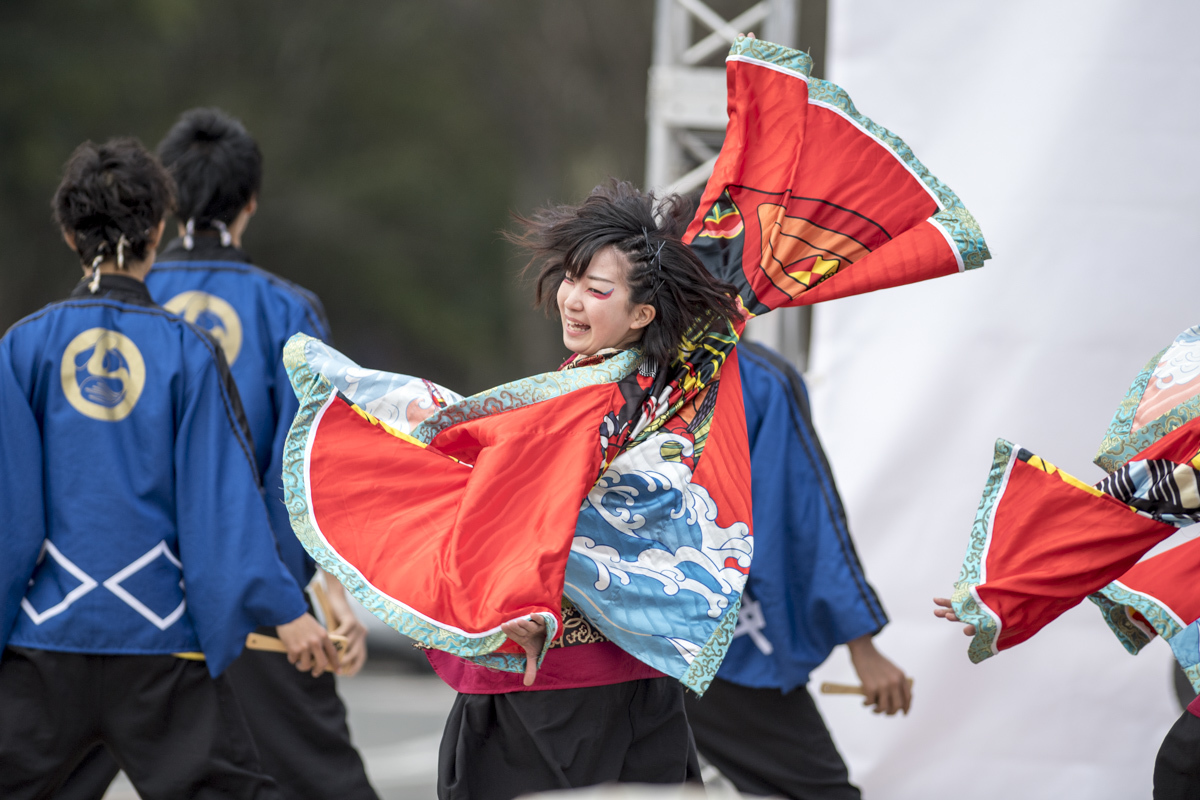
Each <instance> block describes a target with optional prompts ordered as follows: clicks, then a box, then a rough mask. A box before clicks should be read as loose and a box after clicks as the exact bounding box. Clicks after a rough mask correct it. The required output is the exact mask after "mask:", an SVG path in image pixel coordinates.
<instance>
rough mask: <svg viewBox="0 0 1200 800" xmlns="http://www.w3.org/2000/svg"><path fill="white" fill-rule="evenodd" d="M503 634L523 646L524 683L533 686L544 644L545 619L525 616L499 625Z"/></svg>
mask: <svg viewBox="0 0 1200 800" xmlns="http://www.w3.org/2000/svg"><path fill="white" fill-rule="evenodd" d="M500 630H501V631H503V632H504V635H505V636H507V637H508V638H510V639H512V640H513V641H514V642H516V643H517V644H519V645H521V647H523V648H525V685H526V686H533V680H534V678H536V677H537V662H538V656H540V655H541V654H542V648H543V647H545V645H546V620H545V619H543V618H542V617H541V616H536V617H532V616H531V617H526V618H525V619H517V620H513V621H512V622H506V623H504V624H503V625H501V626H500Z"/></svg>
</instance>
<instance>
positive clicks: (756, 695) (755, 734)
mask: <svg viewBox="0 0 1200 800" xmlns="http://www.w3.org/2000/svg"><path fill="white" fill-rule="evenodd" d="M687 714H688V721H689V722H691V724H692V732H693V734H695V737H696V747H697V748H698V749H699V750H700V754H701V755H703V756H704V757H705V758H706V759H708V761H709V762H710V763H712V765H713V766H714V767H716V768H717V769H719V770H720V771H721V773H722V774H723V775H725V777H727V778H729V780H730V782H731V783H733V785H734V786H735V787H737V790H738V791H739V792H741V793H742V794H748V795H756V796H760V797H766V796H780V797H788V798H794V800H859V798H860V797H861V796H862V795H861V793H860V792H859V790H858V788H857V787H855V786H854V785H852V784H851V783H850V776H849V773H848V772H847V770H846V762H844V761H843V760H842V756H841V754H840V753H838V751H837V747H836V746H835V745H834V743H833V737H832V736H830V734H829V728H827V727H826V726H825V720H824V719H822V718H821V712H820V711H818V710H817V705H816V703H814V702H813V699H812V695H810V694H809V693H808V689H807V688H806V687H803V686H802V687H800V688H798V689H794V690H792V691H790V692H788V693H787V694H784V693H783V692H781V691H780V690H778V689H752V688H750V687H747V686H739V685H737V684H735V683H730V682H728V681H723V680H721V679H719V678H717V679H715V680H713V682H712V686H710V687H709V689H708V691H707V692H705V693H704V696H703V697H696V696H695V695H692V694H689V695H688V697H687Z"/></svg>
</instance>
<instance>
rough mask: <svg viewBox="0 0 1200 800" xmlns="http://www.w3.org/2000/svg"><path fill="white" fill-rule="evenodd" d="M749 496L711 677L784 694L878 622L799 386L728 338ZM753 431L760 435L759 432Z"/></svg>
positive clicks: (879, 610)
mask: <svg viewBox="0 0 1200 800" xmlns="http://www.w3.org/2000/svg"><path fill="white" fill-rule="evenodd" d="M738 365H739V369H740V370H741V378H742V398H743V401H744V403H745V407H746V431H747V435H748V437H749V440H750V468H751V487H752V489H751V491H752V494H753V498H754V540H755V541H754V549H755V555H754V564H753V566H751V568H750V579H749V581H748V582H747V584H746V592H745V596H744V597H743V600H742V608H741V612H740V616H739V618H738V625H737V628H736V629H735V631H734V640H733V643H732V644H731V645H730V646H729V654H728V655H726V657H725V661H724V662H723V663H722V664H721V669H720V671H719V672H718V673H717V676H718V677H719V678H722V679H724V680H727V681H730V682H732V683H737V684H741V685H743V686H753V687H758V688H768V687H770V688H778V689H782V690H783V691H785V692H787V691H790V690H792V689H794V688H795V687H797V686H800V685H803V684H804V683H806V682H807V681H808V675H809V673H810V672H811V671H812V670H813V669H815V668H816V667H817V666H818V665H820V664H821V662H823V661H824V660H825V659H826V658H827V657H828V656H829V653H830V651H831V650H833V648H834V647H836V646H837V645H839V644H844V643H845V642H848V641H850V640H851V639H856V638H858V637H859V636H862V635H864V634H869V633H875V632H877V631H878V630H879V629H880V628H882V627H883V626H884V625H885V624H886V623H887V616H886V614H885V613H884V611H883V607H882V606H881V605H880V603H879V599H878V598H877V597H876V596H875V591H874V589H872V588H871V586H870V584H868V583H867V579H866V576H865V575H864V574H863V568H862V564H860V563H859V561H858V556H857V554H856V553H855V551H854V543H853V542H852V541H851V539H850V532H849V530H848V529H847V527H846V512H845V509H844V508H843V507H842V501H841V498H840V497H839V496H838V492H837V487H836V486H835V485H834V482H833V473H832V472H831V471H830V468H829V462H828V461H827V460H826V458H825V452H824V450H822V449H821V443H820V441H818V440H817V436H816V433H815V432H814V431H813V427H812V418H811V415H810V413H809V406H808V392H807V390H806V389H805V387H804V382H803V380H801V378H800V374H799V373H798V372H796V370H795V369H794V368H793V367H792V366H791V365H790V364H788V363H787V362H786V361H785V360H784V359H783V357H782V356H780V355H779V354H778V353H775V352H774V351H772V350H769V349H768V348H766V347H763V346H762V345H759V344H754V343H752V342H747V341H745V340H743V341H742V342H741V343H740V344H739V345H738ZM760 434H761V435H760Z"/></svg>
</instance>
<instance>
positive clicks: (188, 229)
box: [183, 217, 196, 250]
mask: <svg viewBox="0 0 1200 800" xmlns="http://www.w3.org/2000/svg"><path fill="white" fill-rule="evenodd" d="M195 234H196V218H195V217H192V218H191V219H189V220H188V221H187V224H186V225H184V226H183V249H184V250H191V249H192V248H193V247H195V246H196V239H195Z"/></svg>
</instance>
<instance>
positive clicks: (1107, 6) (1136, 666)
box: [809, 0, 1200, 800]
mask: <svg viewBox="0 0 1200 800" xmlns="http://www.w3.org/2000/svg"><path fill="white" fill-rule="evenodd" d="M1198 31H1200V3H1196V2H1195V0H1172V1H1171V2H1166V1H1162V2H1155V3H1140V2H1133V0H1126V2H1119V0H1077V2H1070V1H1069V0H1007V1H1006V2H1003V3H999V2H973V1H972V2H968V1H967V0H944V1H943V2H919V3H918V2H895V0H830V35H829V62H828V63H829V70H828V71H829V74H828V76H827V77H828V78H830V79H831V80H833V81H834V82H836V83H838V84H840V85H842V86H843V87H845V88H846V89H847V91H849V93H850V96H851V97H852V98H853V99H854V101H855V103H856V104H857V106H858V108H859V110H860V111H862V112H863V113H864V114H866V115H867V116H869V117H871V118H872V119H874V120H875V121H876V122H879V123H880V124H882V125H884V126H886V127H889V128H892V129H893V130H895V131H896V132H897V133H899V134H900V135H901V136H902V137H903V138H904V139H905V140H906V141H907V142H908V143H909V144H910V145H911V146H912V147H913V149H914V151H915V152H916V153H917V155H918V156H919V157H920V158H921V159H922V160H924V161H925V163H926V164H927V165H928V166H929V167H930V169H931V170H932V171H933V173H934V174H936V175H937V176H939V177H940V178H942V179H943V180H944V181H945V182H946V183H947V184H948V185H949V186H950V187H951V188H953V189H954V190H955V191H956V192H958V194H959V196H960V197H961V198H962V200H963V202H964V204H965V205H966V206H967V208H969V209H971V211H972V212H973V213H974V214H975V216H976V217H977V219H978V220H979V222H980V224H981V226H982V227H983V231H984V234H985V235H986V237H987V240H988V243H989V245H990V247H991V250H992V253H993V260H992V261H989V262H988V263H987V266H985V267H984V269H982V270H978V271H975V272H972V273H968V274H966V275H961V276H958V277H951V278H943V279H940V280H938V281H935V282H932V283H927V284H921V285H917V286H911V287H905V288H901V289H898V290H892V291H888V292H884V293H880V294H877V295H873V296H866V297H862V298H854V299H849V300H841V301H837V302H835V303H833V304H830V305H828V306H823V307H818V308H817V309H816V312H815V314H816V315H815V318H814V341H813V351H812V361H811V366H810V373H809V381H810V385H811V388H812V393H813V406H814V412H815V415H816V423H817V428H818V431H819V432H820V434H821V435H822V438H823V440H824V443H825V445H826V447H827V449H828V451H829V455H830V459H831V461H832V463H833V465H834V469H835V471H836V474H837V478H838V480H839V483H840V486H841V489H842V493H843V496H844V499H845V500H846V503H847V506H848V511H849V515H850V523H851V528H852V530H853V532H854V535H855V538H856V541H857V542H858V546H859V552H860V555H861V556H862V558H863V560H864V561H865V563H866V567H867V572H868V576H869V577H870V578H871V580H872V582H873V583H874V585H875V586H876V588H877V589H878V590H879V592H880V594H881V597H882V599H883V602H884V604H885V606H886V607H887V609H888V611H889V612H890V614H891V617H892V623H891V625H889V626H888V628H887V629H886V630H885V632H884V634H883V635H882V636H881V637H879V640H878V644H879V646H880V649H881V650H882V651H884V652H885V653H886V654H888V655H889V656H890V657H892V658H893V659H894V660H896V661H897V662H898V663H900V664H901V665H902V666H903V667H904V668H905V669H906V670H908V671H909V673H910V674H912V675H913V676H914V677H915V680H916V684H915V695H916V697H915V704H914V709H913V712H912V714H911V715H910V716H909V717H907V718H904V719H900V718H892V719H887V718H879V717H874V716H872V715H871V714H869V713H867V712H866V711H864V710H863V709H861V708H860V707H858V705H857V704H856V703H855V701H853V700H849V699H843V698H840V697H836V696H835V697H830V698H822V699H820V703H821V707H822V710H823V712H824V713H825V714H826V717H827V719H828V720H829V723H830V726H831V728H832V729H833V732H834V735H835V737H836V739H837V740H838V743H839V746H840V747H841V748H842V751H843V752H844V753H845V754H846V756H847V758H848V761H849V762H850V766H851V772H852V777H853V778H854V779H855V780H856V781H857V782H858V783H859V784H860V785H862V786H863V787H864V790H865V792H866V794H867V795H868V797H871V798H892V799H896V800H902V799H911V800H939V799H940V798H961V797H965V796H970V797H972V798H977V799H980V800H983V799H987V798H1004V799H1005V800H1012V799H1013V798H1022V800H1024V799H1025V798H1055V800H1060V799H1061V798H1089V799H1092V800H1094V799H1096V798H1114V799H1115V800H1130V799H1131V798H1147V797H1149V796H1150V785H1151V784H1150V778H1151V773H1152V769H1153V762H1154V755H1155V753H1156V751H1157V748H1158V744H1159V742H1160V741H1161V739H1162V737H1163V735H1164V734H1165V733H1166V731H1167V729H1168V728H1169V727H1170V725H1171V723H1172V722H1173V721H1174V719H1175V718H1176V717H1177V716H1178V713H1179V711H1178V706H1177V705H1176V702H1175V699H1174V696H1173V693H1172V690H1171V682H1170V676H1171V671H1170V670H1171V658H1170V652H1169V648H1168V647H1167V646H1166V645H1164V644H1163V643H1161V642H1155V643H1154V644H1153V645H1151V646H1150V647H1149V648H1147V650H1146V651H1145V652H1143V653H1142V655H1140V656H1138V657H1136V658H1134V657H1132V656H1129V655H1128V654H1126V653H1125V651H1124V650H1122V649H1121V647H1120V645H1118V644H1117V641H1116V639H1115V638H1114V637H1113V636H1112V635H1111V634H1110V633H1109V631H1108V629H1107V627H1106V626H1105V625H1104V623H1103V621H1102V620H1101V619H1100V616H1099V614H1098V613H1097V612H1096V611H1095V610H1094V609H1093V608H1092V607H1091V604H1090V603H1085V605H1084V606H1082V607H1080V608H1077V609H1075V610H1073V611H1072V612H1070V613H1068V614H1067V615H1065V616H1064V617H1062V618H1061V619H1059V620H1058V621H1057V622H1055V623H1054V624H1053V625H1051V626H1050V627H1049V628H1047V629H1046V630H1044V631H1043V632H1042V633H1041V634H1039V635H1038V636H1037V637H1036V638H1035V639H1033V640H1031V641H1029V642H1026V643H1025V644H1022V645H1020V646H1018V647H1017V648H1016V649H1014V650H1009V651H1005V652H1002V653H1001V654H1000V655H999V656H996V657H993V658H992V659H990V660H989V661H987V662H985V663H983V664H980V665H972V664H971V663H970V662H969V661H968V660H967V656H966V645H967V640H966V637H964V636H963V635H962V634H961V632H960V631H959V630H958V629H957V626H951V625H949V624H946V623H944V622H942V621H940V620H936V619H935V618H934V617H933V616H932V613H931V608H932V606H931V604H930V600H929V598H930V597H931V596H933V595H934V594H941V595H945V594H948V593H949V592H950V589H951V584H952V583H953V581H954V580H955V578H956V577H957V575H958V569H959V564H960V563H961V559H962V556H963V553H964V551H965V548H966V542H967V535H968V532H969V530H970V527H971V522H972V520H973V519H974V514H975V508H976V505H977V503H978V500H979V495H980V492H981V490H982V488H983V483H984V479H985V477H986V475H987V471H988V468H989V466H990V463H991V455H992V443H993V441H994V440H995V439H996V437H998V436H1003V437H1005V438H1008V439H1011V440H1013V441H1016V442H1018V443H1019V444H1021V445H1022V446H1024V447H1027V448H1029V449H1030V450H1033V451H1034V452H1035V453H1037V454H1039V455H1042V456H1044V457H1045V458H1047V459H1049V460H1050V461H1052V462H1054V463H1055V464H1058V465H1059V466H1061V467H1063V468H1064V469H1066V470H1068V471H1069V472H1072V473H1074V474H1075V475H1077V476H1079V477H1080V478H1083V479H1085V480H1088V481H1094V480H1097V479H1098V478H1099V477H1100V475H1101V473H1100V470H1099V469H1098V468H1096V467H1094V466H1093V465H1092V464H1091V457H1092V455H1093V454H1094V453H1095V450H1096V447H1097V445H1098V444H1099V441H1100V437H1101V435H1102V433H1103V432H1104V430H1105V428H1106V427H1107V425H1108V422H1109V420H1110V419H1111V416H1112V413H1113V411H1114V410H1115V408H1116V406H1117V404H1118V402H1119V401H1120V400H1121V398H1122V397H1123V396H1124V393H1125V390H1126V388H1127V387H1128V385H1129V383H1130V381H1131V380H1132V378H1133V376H1134V375H1135V374H1136V373H1137V372H1138V370H1139V369H1141V367H1142V366H1143V365H1144V364H1145V362H1146V361H1147V359H1149V357H1150V356H1151V355H1153V354H1154V353H1155V352H1157V351H1158V350H1159V349H1160V348H1162V347H1164V346H1166V344H1167V343H1168V342H1169V341H1170V340H1171V339H1172V338H1173V337H1174V336H1175V335H1176V334H1177V333H1178V332H1179V331H1181V330H1182V329H1184V328H1185V327H1187V326H1189V325H1193V324H1197V323H1200V292H1198V291H1197V290H1198V289H1200V233H1198V231H1200V192H1198V190H1197V185H1198V183H1200V158H1198V157H1197V143H1198V142H1197V131H1198V130H1200V110H1198V108H1200V46H1198V45H1197V43H1196V39H1195V37H1196V35H1197V32H1198ZM843 650H844V648H843ZM851 677H852V672H851V670H850V666H849V661H848V659H846V658H845V655H844V653H838V654H836V655H835V657H834V658H833V659H831V660H830V662H829V663H827V664H826V665H825V666H824V667H822V668H821V670H819V671H818V672H817V673H816V674H815V675H814V685H815V684H816V683H818V682H820V681H821V680H846V679H848V678H851Z"/></svg>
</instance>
